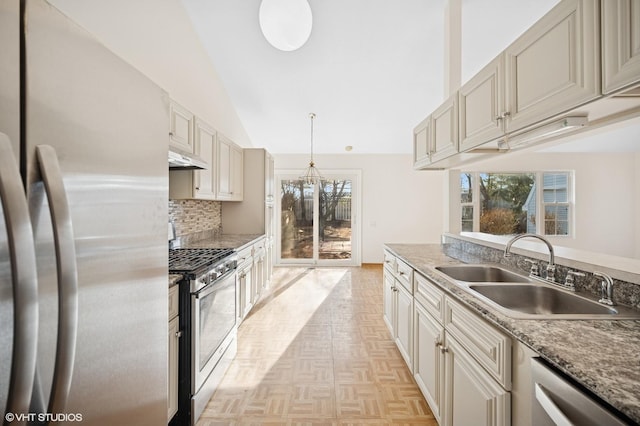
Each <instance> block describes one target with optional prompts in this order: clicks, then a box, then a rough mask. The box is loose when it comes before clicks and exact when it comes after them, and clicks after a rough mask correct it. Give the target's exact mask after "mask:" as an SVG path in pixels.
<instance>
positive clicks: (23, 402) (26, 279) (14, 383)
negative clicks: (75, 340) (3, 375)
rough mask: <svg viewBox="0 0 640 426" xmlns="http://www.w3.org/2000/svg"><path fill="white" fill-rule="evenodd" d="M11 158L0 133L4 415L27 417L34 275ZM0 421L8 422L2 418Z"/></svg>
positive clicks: (34, 340) (33, 351)
mask: <svg viewBox="0 0 640 426" xmlns="http://www.w3.org/2000/svg"><path fill="white" fill-rule="evenodd" d="M14 158H15V157H14V155H13V150H12V148H11V141H10V140H9V137H8V136H7V135H5V134H4V133H0V199H1V202H2V208H3V210H4V216H5V222H6V228H7V242H8V245H9V257H10V262H11V272H12V274H11V276H12V285H13V304H14V306H13V349H12V355H11V364H12V365H11V378H10V379H9V390H8V395H7V405H6V412H7V413H13V414H18V413H24V414H27V413H28V412H29V404H30V402H31V393H32V390H33V379H34V376H35V371H36V361H37V347H38V274H37V271H36V251H35V243H34V241H33V229H32V227H31V220H30V218H29V208H28V205H27V199H26V196H25V192H24V189H23V185H22V179H21V178H20V171H19V170H18V166H17V164H16V162H15V160H14ZM4 421H5V424H7V423H8V420H7V419H6V416H5V420H4ZM24 423H25V422H22V423H19V422H17V421H16V424H24Z"/></svg>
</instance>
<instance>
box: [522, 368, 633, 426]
mask: <svg viewBox="0 0 640 426" xmlns="http://www.w3.org/2000/svg"><path fill="white" fill-rule="evenodd" d="M531 377H532V383H533V393H532V407H531V416H532V422H531V423H532V424H534V425H536V426H555V425H557V426H569V425H575V426H591V425H593V426H602V425H607V426H616V425H629V424H633V423H629V421H624V420H623V419H621V418H620V417H619V416H618V415H617V414H616V413H614V412H613V411H611V410H610V409H608V408H606V407H605V406H604V405H603V404H601V403H600V402H599V401H597V400H596V399H595V398H594V397H592V396H591V395H589V394H588V393H587V392H586V391H585V390H583V389H580V388H579V387H578V386H576V385H575V384H573V383H571V382H570V381H569V379H567V378H566V377H563V376H562V375H561V373H558V372H557V371H555V370H554V369H553V367H550V366H549V365H548V364H546V363H545V362H544V361H543V360H541V359H539V358H533V359H532V360H531Z"/></svg>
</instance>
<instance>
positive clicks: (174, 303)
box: [169, 285, 179, 320]
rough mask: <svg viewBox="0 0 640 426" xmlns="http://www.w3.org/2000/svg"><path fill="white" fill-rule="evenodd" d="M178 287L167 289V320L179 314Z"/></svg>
mask: <svg viewBox="0 0 640 426" xmlns="http://www.w3.org/2000/svg"><path fill="white" fill-rule="evenodd" d="M178 287H179V286H178V285H174V286H172V287H170V288H169V320H171V319H173V317H175V316H177V315H178V312H179V310H178V309H179V308H178V306H179V303H178V302H179V297H178Z"/></svg>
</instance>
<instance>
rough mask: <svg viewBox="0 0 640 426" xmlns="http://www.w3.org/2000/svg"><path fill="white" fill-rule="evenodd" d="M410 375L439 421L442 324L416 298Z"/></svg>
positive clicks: (441, 387)
mask: <svg viewBox="0 0 640 426" xmlns="http://www.w3.org/2000/svg"><path fill="white" fill-rule="evenodd" d="M414 326H415V333H414V339H413V344H414V348H415V349H414V352H413V375H414V378H415V380H416V383H417V384H418V387H419V388H420V390H421V391H422V394H423V395H424V397H425V399H426V400H427V403H428V404H429V407H430V408H431V412H432V413H433V416H434V417H435V418H436V420H437V421H438V423H440V424H443V423H442V420H443V418H442V412H443V409H444V407H443V397H444V361H445V360H444V357H443V356H442V353H441V352H440V345H441V344H442V342H444V327H443V326H442V324H440V323H439V322H438V321H437V320H436V319H434V318H433V316H432V315H431V314H429V313H428V312H427V310H426V309H425V307H424V306H423V305H422V304H421V303H420V302H418V301H416V304H415V314H414Z"/></svg>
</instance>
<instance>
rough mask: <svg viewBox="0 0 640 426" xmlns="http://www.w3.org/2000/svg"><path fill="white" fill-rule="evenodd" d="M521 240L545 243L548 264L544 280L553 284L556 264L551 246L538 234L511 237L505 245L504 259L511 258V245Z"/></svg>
mask: <svg viewBox="0 0 640 426" xmlns="http://www.w3.org/2000/svg"><path fill="white" fill-rule="evenodd" d="M522 238H537V239H539V240H540V241H542V242H543V243H545V244H546V245H547V248H548V249H549V264H548V265H547V276H546V279H547V281H551V282H552V283H555V282H556V281H555V273H556V264H555V255H554V252H553V246H552V245H551V243H550V242H549V240H547V239H546V238H545V237H543V236H541V235H538V234H519V235H516V236H515V237H513V238H512V239H510V240H509V242H508V243H507V246H506V247H505V248H504V257H509V256H511V246H512V245H513V243H515V242H516V241H518V240H520V239H522Z"/></svg>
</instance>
